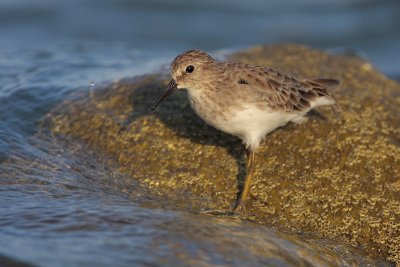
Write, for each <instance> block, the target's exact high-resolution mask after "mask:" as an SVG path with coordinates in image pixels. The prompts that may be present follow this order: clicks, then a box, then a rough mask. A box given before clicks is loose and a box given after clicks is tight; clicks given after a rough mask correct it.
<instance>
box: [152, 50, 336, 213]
mask: <svg viewBox="0 0 400 267" xmlns="http://www.w3.org/2000/svg"><path fill="white" fill-rule="evenodd" d="M171 75H172V80H171V82H170V83H169V84H168V87H167V88H166V89H165V91H164V92H162V93H161V94H160V96H159V97H158V98H157V99H156V101H155V102H154V104H153V106H152V107H151V109H152V110H154V109H155V108H156V107H157V105H158V104H159V103H160V102H161V101H162V100H163V99H164V98H165V97H167V96H168V95H170V94H172V93H173V92H174V91H176V90H177V89H186V90H187V91H188V96H189V101H190V105H191V107H192V108H193V109H194V111H195V112H196V113H197V115H199V116H200V117H201V118H202V119H203V120H205V121H206V122H207V123H208V124H210V125H212V126H213V127H215V128H217V129H219V130H221V131H223V132H225V133H228V134H231V135H234V136H237V137H239V138H240V139H242V141H243V143H244V144H245V146H246V151H247V164H246V178H245V183H244V186H243V190H242V192H241V194H240V197H239V198H238V200H237V201H236V203H235V205H234V207H233V211H238V210H240V209H242V210H243V211H245V209H246V200H247V196H248V194H249V190H250V184H251V180H252V178H253V175H254V161H255V151H256V150H257V148H258V147H259V145H260V142H261V141H262V139H263V138H264V137H265V136H266V135H267V134H268V133H270V132H272V131H273V130H275V129H276V128H278V127H280V126H283V125H285V124H287V123H288V122H294V123H297V124H299V123H303V122H305V121H306V120H307V118H306V117H305V115H306V114H307V112H309V111H310V110H311V109H313V108H315V107H318V106H324V105H330V106H332V108H333V110H334V111H339V110H340V107H339V106H338V104H336V102H335V100H334V99H333V98H332V97H331V96H330V94H329V90H330V89H332V88H335V87H338V86H339V84H340V83H339V81H338V80H335V79H298V78H295V77H292V76H290V75H287V74H284V73H281V72H279V71H276V70H274V69H272V68H268V67H264V66H256V65H249V64H242V63H229V62H219V61H217V60H215V59H213V58H212V57H211V56H209V55H208V54H207V53H205V52H203V51H200V50H190V51H187V52H184V53H182V54H180V55H178V56H177V57H176V58H175V59H174V61H172V63H171Z"/></svg>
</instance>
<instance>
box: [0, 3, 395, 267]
mask: <svg viewBox="0 0 400 267" xmlns="http://www.w3.org/2000/svg"><path fill="white" fill-rule="evenodd" d="M276 42H295V43H301V44H306V45H310V46H313V47H317V48H323V49H328V50H330V51H334V52H346V53H356V54H357V55H361V56H363V57H366V58H367V59H369V60H370V61H371V62H372V63H373V65H375V66H376V67H377V68H378V69H379V70H381V71H382V72H384V73H385V74H386V75H389V76H390V77H394V78H400V1H398V0H392V1H390V0H388V1H372V0H365V1H363V0H335V1H333V0H329V1H317V0H312V1H296V0H288V1H277V0H276V1H261V0H251V1H222V0H219V1H218V0H216V1H215V0H206V1H177V0H173V1H161V0H152V1H128V0H114V1H108V0H107V1H106V0H98V1H90V0H82V1H78V0H65V1H61V0H60V1H55V0H36V1H31V0H2V1H0V266H2V265H5V266H7V265H11V263H15V264H16V261H19V260H20V261H24V262H25V263H30V264H33V265H35V266H111V265H112V266H133V265H143V266H148V265H149V266H150V265H151V266H154V265H155V266H158V265H193V264H196V265H203V266H208V265H220V266H225V265H237V266H242V265H245V264H249V265H265V264H272V265H282V266H285V265H293V266H296V265H297V264H298V263H300V262H303V263H310V264H314V265H321V264H324V263H325V264H327V263H332V262H334V263H338V262H341V263H342V264H343V263H344V262H346V260H348V261H347V263H348V262H351V261H353V260H360V259H363V258H362V256H360V257H361V258H360V257H359V256H356V255H355V254H354V255H353V256H349V255H347V254H345V253H342V252H340V253H339V254H341V256H342V258H334V259H333V258H332V257H333V256H332V255H329V253H328V252H326V251H323V252H322V253H321V251H317V250H316V249H315V248H314V247H311V248H310V247H308V245H307V244H308V243H302V240H301V239H300V241H299V240H298V239H296V237H292V236H286V235H285V234H283V233H277V232H274V231H273V230H271V229H268V228H267V227H263V226H256V225H254V224H251V223H249V222H241V221H236V220H226V219H222V218H211V217H204V216H200V215H193V214H190V213H187V212H177V211H169V210H164V209H161V207H162V205H161V204H157V200H153V201H152V208H146V207H144V205H141V204H142V203H141V202H140V201H138V199H137V198H135V197H132V196H130V195H128V194H127V193H126V192H135V191H137V192H138V194H141V193H143V192H142V191H141V189H140V188H139V187H138V185H137V184H135V182H134V181H130V180H129V179H127V178H126V177H122V176H121V175H120V174H118V173H113V172H111V171H109V170H107V169H106V167H105V166H103V164H102V163H101V162H98V161H95V160H93V158H92V157H90V156H83V155H82V154H81V153H80V152H81V151H80V152H79V151H68V150H66V149H65V148H64V147H63V146H61V145H60V146H57V145H55V144H51V142H49V141H48V140H46V138H44V137H40V138H38V137H37V135H36V133H37V131H38V121H39V119H40V118H41V117H42V116H44V115H45V114H46V113H47V112H48V111H49V110H50V109H51V107H52V106H54V105H55V104H57V103H59V102H60V101H62V100H63V99H65V97H66V96H67V95H68V94H70V93H73V92H76V91H82V90H88V87H89V81H95V83H96V85H95V87H100V86H101V84H104V83H106V82H109V81H112V80H115V79H120V78H124V77H128V76H135V75H138V74H143V73H147V72H151V71H154V70H158V69H160V68H161V66H163V65H165V64H166V63H168V62H169V61H170V60H171V59H172V58H173V57H174V56H175V55H176V54H178V53H180V52H182V51H184V50H186V49H190V48H200V49H203V50H207V51H210V52H213V53H214V54H215V55H218V54H221V53H222V54H223V53H225V52H227V51H234V50H235V49H241V48H245V47H249V46H252V45H255V44H261V43H276ZM154 203H155V204H154ZM317 243H318V242H317ZM266 248H273V249H272V250H268V249H266ZM260 249H262V250H265V251H263V252H262V253H260V252H259V250H260ZM274 249H275V250H274ZM257 251H258V252H257ZM268 251H269V252H268ZM271 251H272V252H271ZM299 251H303V252H304V251H305V253H299ZM339 251H340V250H339ZM332 259H333V260H332ZM21 264H22V265H24V264H23V263H21ZM22 265H21V266H22Z"/></svg>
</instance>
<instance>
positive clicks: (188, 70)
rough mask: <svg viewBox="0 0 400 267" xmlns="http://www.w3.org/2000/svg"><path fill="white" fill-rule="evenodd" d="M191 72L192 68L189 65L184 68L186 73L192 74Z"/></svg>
mask: <svg viewBox="0 0 400 267" xmlns="http://www.w3.org/2000/svg"><path fill="white" fill-rule="evenodd" d="M193 71H194V66H192V65H189V66H187V67H186V72H187V73H192V72H193Z"/></svg>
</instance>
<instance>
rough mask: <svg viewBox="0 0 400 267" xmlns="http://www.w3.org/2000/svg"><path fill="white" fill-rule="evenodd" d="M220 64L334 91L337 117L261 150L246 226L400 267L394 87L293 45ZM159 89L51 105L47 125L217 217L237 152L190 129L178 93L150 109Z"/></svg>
mask: <svg viewBox="0 0 400 267" xmlns="http://www.w3.org/2000/svg"><path fill="white" fill-rule="evenodd" d="M229 60H232V61H237V62H246V63H253V64H260V65H267V66H270V67H274V68H276V69H279V70H281V71H285V72H288V73H291V74H293V75H296V76H298V77H308V78H317V77H327V78H338V79H340V80H341V81H342V86H341V88H340V89H338V90H337V91H335V92H333V96H334V98H335V99H336V100H337V102H338V103H339V104H340V106H341V107H342V109H343V112H342V114H341V116H340V117H339V118H336V117H335V115H334V114H333V113H332V112H331V111H330V109H329V108H320V109H318V113H313V114H310V120H309V121H308V122H307V123H305V124H303V125H292V124H290V125H287V126H285V127H283V128H280V129H278V130H276V131H274V132H273V133H271V134H269V135H268V136H267V138H266V139H265V141H264V142H263V143H262V145H261V147H260V149H259V150H258V153H257V155H256V173H255V180H254V182H253V186H252V188H251V199H250V201H249V205H248V208H249V210H248V216H249V218H250V219H251V220H253V221H256V222H259V223H263V224H268V225H272V226H276V227H278V228H280V229H286V230H293V231H296V232H301V233H312V234H314V235H317V236H321V237H329V238H334V239H340V240H343V241H345V242H347V243H350V244H352V245H353V246H357V247H361V248H363V249H365V251H366V252H367V253H368V254H369V255H370V256H379V257H383V258H386V259H389V260H391V261H394V262H398V263H400V128H399V126H400V108H399V106H400V86H399V85H398V84H397V83H396V82H394V81H391V80H389V79H388V78H386V77H384V76H383V75H382V74H380V73H379V72H378V71H376V70H375V69H374V68H373V67H372V66H371V65H370V64H369V63H367V62H365V61H363V60H361V59H358V58H352V57H346V56H340V55H329V54H326V53H324V52H320V51H315V50H311V49H308V48H305V47H301V46H293V45H277V46H260V47H256V48H253V49H249V50H246V51H243V52H239V53H235V54H233V55H231V56H230V57H229ZM166 84H167V78H166V76H165V75H156V74H155V75H147V76H141V77H137V78H134V79H131V80H125V81H119V82H115V83H113V84H112V85H110V86H108V87H106V88H104V89H102V90H97V91H95V92H94V93H93V94H91V95H90V96H87V97H81V98H80V99H78V98H75V99H74V100H70V101H68V102H65V103H63V104H61V105H60V106H58V107H56V108H55V109H54V110H53V111H52V112H51V113H50V114H49V116H48V118H47V119H46V121H47V122H48V123H50V124H49V126H46V127H50V129H51V131H52V133H54V134H55V135H57V136H61V137H68V139H70V140H71V139H72V140H74V139H75V138H76V139H80V140H84V141H85V142H86V143H87V144H88V145H89V146H90V147H91V148H92V149H96V150H99V151H100V152H101V153H103V154H104V155H105V156H107V157H111V158H114V159H115V160H116V161H117V162H118V165H119V166H120V168H119V171H121V172H123V173H126V174H128V175H130V176H131V177H132V179H136V180H138V181H140V182H141V183H142V184H144V185H146V186H148V187H149V188H151V189H153V190H154V191H155V192H158V193H159V194H161V195H163V196H165V199H168V201H167V203H168V204H166V205H167V206H169V207H174V208H183V209H189V210H192V211H199V210H203V209H207V208H210V209H213V208H219V209H228V208H229V207H230V205H231V204H232V203H233V202H234V200H235V198H236V194H237V193H238V188H239V187H238V184H240V183H242V180H243V177H244V163H243V161H244V156H243V154H244V153H243V152H244V150H243V146H242V145H241V142H240V140H238V139H236V138H235V137H232V136H229V135H226V134H224V133H221V132H219V131H217V130H215V129H213V128H211V127H210V126H208V125H206V124H205V123H204V122H203V121H201V119H199V118H198V117H197V116H196V115H195V114H194V112H193V111H192V110H191V108H190V107H189V105H188V101H187V100H186V94H185V93H183V92H178V93H176V94H175V95H173V96H171V97H169V98H168V99H166V100H165V101H164V102H163V103H162V104H161V105H160V106H159V107H158V108H157V110H156V111H155V112H150V111H149V108H150V106H151V104H152V102H153V101H154V99H155V98H156V97H157V95H158V94H159V92H160V91H161V90H162V89H164V88H165V86H166ZM46 125H48V124H46ZM238 181H239V182H238Z"/></svg>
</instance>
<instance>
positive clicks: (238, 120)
mask: <svg viewBox="0 0 400 267" xmlns="http://www.w3.org/2000/svg"><path fill="white" fill-rule="evenodd" d="M301 116H302V114H293V113H280V112H276V111H266V110H261V109H259V108H257V107H256V106H247V107H246V108H245V109H244V110H241V111H238V112H237V113H236V114H234V115H233V116H231V117H229V118H228V119H227V120H217V121H215V122H214V123H213V124H214V126H215V127H216V128H218V129H220V130H222V131H223V132H226V133H229V134H232V135H235V136H238V137H240V138H242V139H243V143H245V144H246V146H247V147H250V148H251V149H257V147H258V146H259V144H260V142H261V140H262V139H263V138H264V137H265V135H267V134H268V133H270V132H272V131H273V130H275V129H276V128H278V127H280V126H283V125H285V124H286V123H288V122H289V121H291V120H295V119H296V118H299V117H301Z"/></svg>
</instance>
